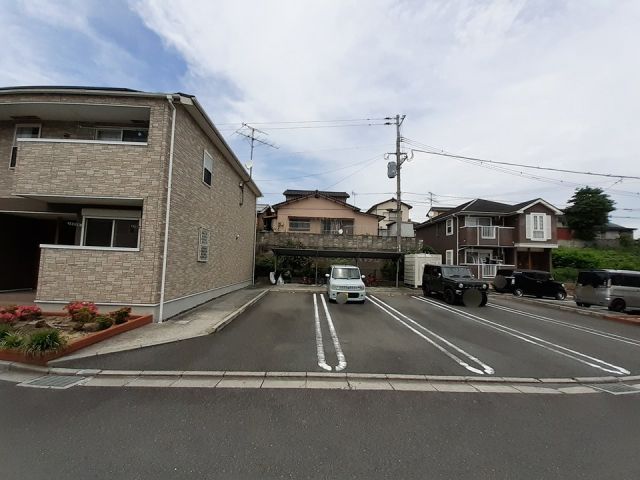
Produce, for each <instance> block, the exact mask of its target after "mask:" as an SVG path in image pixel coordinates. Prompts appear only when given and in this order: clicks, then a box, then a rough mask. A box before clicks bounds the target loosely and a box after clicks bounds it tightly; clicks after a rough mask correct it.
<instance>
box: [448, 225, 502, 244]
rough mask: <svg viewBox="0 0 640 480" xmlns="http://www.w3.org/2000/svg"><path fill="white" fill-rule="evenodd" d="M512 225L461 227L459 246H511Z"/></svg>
mask: <svg viewBox="0 0 640 480" xmlns="http://www.w3.org/2000/svg"><path fill="white" fill-rule="evenodd" d="M514 230H515V228H514V227H499V226H477V227H461V228H460V234H459V235H460V236H459V238H458V241H459V244H460V246H474V247H475V246H487V247H513V244H514V237H515V235H514Z"/></svg>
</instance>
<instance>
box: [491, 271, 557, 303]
mask: <svg viewBox="0 0 640 480" xmlns="http://www.w3.org/2000/svg"><path fill="white" fill-rule="evenodd" d="M493 288H494V289H495V291H496V292H500V293H513V294H514V295H515V296H516V297H521V296H522V295H535V296H536V297H538V298H542V297H553V298H555V299H556V300H564V299H565V298H567V291H566V290H565V288H564V283H560V282H556V281H555V280H554V279H553V277H552V276H551V274H550V273H549V272H543V271H541V270H513V269H501V270H498V271H497V272H496V277H495V278H494V280H493Z"/></svg>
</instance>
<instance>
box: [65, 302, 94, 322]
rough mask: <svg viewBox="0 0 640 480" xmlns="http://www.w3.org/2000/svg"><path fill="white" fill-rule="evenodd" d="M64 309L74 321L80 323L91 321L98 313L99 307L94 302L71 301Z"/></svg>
mask: <svg viewBox="0 0 640 480" xmlns="http://www.w3.org/2000/svg"><path fill="white" fill-rule="evenodd" d="M64 309H65V310H66V311H67V312H69V315H71V319H72V320H73V321H74V322H79V323H87V322H91V321H93V319H94V318H96V315H97V314H98V307H96V304H95V303H93V302H69V303H68V304H67V305H65V307H64Z"/></svg>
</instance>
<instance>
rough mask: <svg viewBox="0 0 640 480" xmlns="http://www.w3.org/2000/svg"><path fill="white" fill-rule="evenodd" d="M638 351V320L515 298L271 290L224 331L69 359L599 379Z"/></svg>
mask: <svg viewBox="0 0 640 480" xmlns="http://www.w3.org/2000/svg"><path fill="white" fill-rule="evenodd" d="M639 352H640V329H639V328H637V327H635V326H632V325H624V324H617V323H612V322H607V321H604V320H601V319H598V318H591V317H587V316H583V315H578V314H575V313H572V312H564V311H559V310H556V309H553V308H551V307H548V306H545V305H531V304H525V303H522V302H518V301H517V299H512V298H510V297H492V298H491V300H490V303H489V305H488V306H487V307H484V308H475V309H469V308H465V307H461V306H455V307H452V306H450V305H447V304H445V303H443V302H442V301H440V300H437V299H433V298H424V297H423V296H421V295H417V294H416V295H391V294H378V295H371V296H370V297H369V299H368V301H367V302H366V303H365V304H364V305H359V304H347V305H339V304H331V303H328V302H327V301H326V296H324V295H322V294H320V293H316V294H314V293H309V292H304V293H284V292H280V293H275V292H272V293H269V294H268V295H267V296H266V297H265V298H264V299H263V300H261V301H260V302H259V303H258V304H257V305H255V306H254V307H252V308H251V309H249V310H248V311H247V312H245V313H244V314H243V315H241V316H240V317H238V318H237V319H236V320H235V321H234V322H232V323H231V324H230V325H229V326H228V327H227V328H225V329H224V330H222V331H221V332H219V333H218V334H215V335H211V336H206V337H200V338H196V339H192V340H185V341H182V342H178V343H174V344H167V345H160V346H156V347H149V348H144V349H139V350H135V351H130V352H123V353H116V354H110V355H102V356H97V357H91V358H86V359H78V360H74V361H70V362H67V364H66V365H65V366H67V365H68V366H78V367H87V368H103V369H104V368H109V369H127V370H136V369H140V370H149V369H152V370H238V371H294V372H299V371H332V372H359V373H407V374H430V375H463V376H464V375H469V376H474V375H477V376H490V375H497V376H518V377H538V378H540V377H576V376H582V377H595V376H607V375H614V376H615V375H624V374H628V373H631V374H637V373H638V372H640V355H638V353H639Z"/></svg>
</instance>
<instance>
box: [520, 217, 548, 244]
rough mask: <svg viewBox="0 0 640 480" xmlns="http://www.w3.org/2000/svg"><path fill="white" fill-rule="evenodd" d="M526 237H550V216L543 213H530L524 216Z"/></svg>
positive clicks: (537, 239) (538, 238)
mask: <svg viewBox="0 0 640 480" xmlns="http://www.w3.org/2000/svg"><path fill="white" fill-rule="evenodd" d="M526 229H527V238H529V239H531V240H536V241H545V240H547V239H549V238H551V235H550V233H551V232H550V230H551V217H550V216H549V215H546V214H544V213H531V214H529V215H527V216H526Z"/></svg>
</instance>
